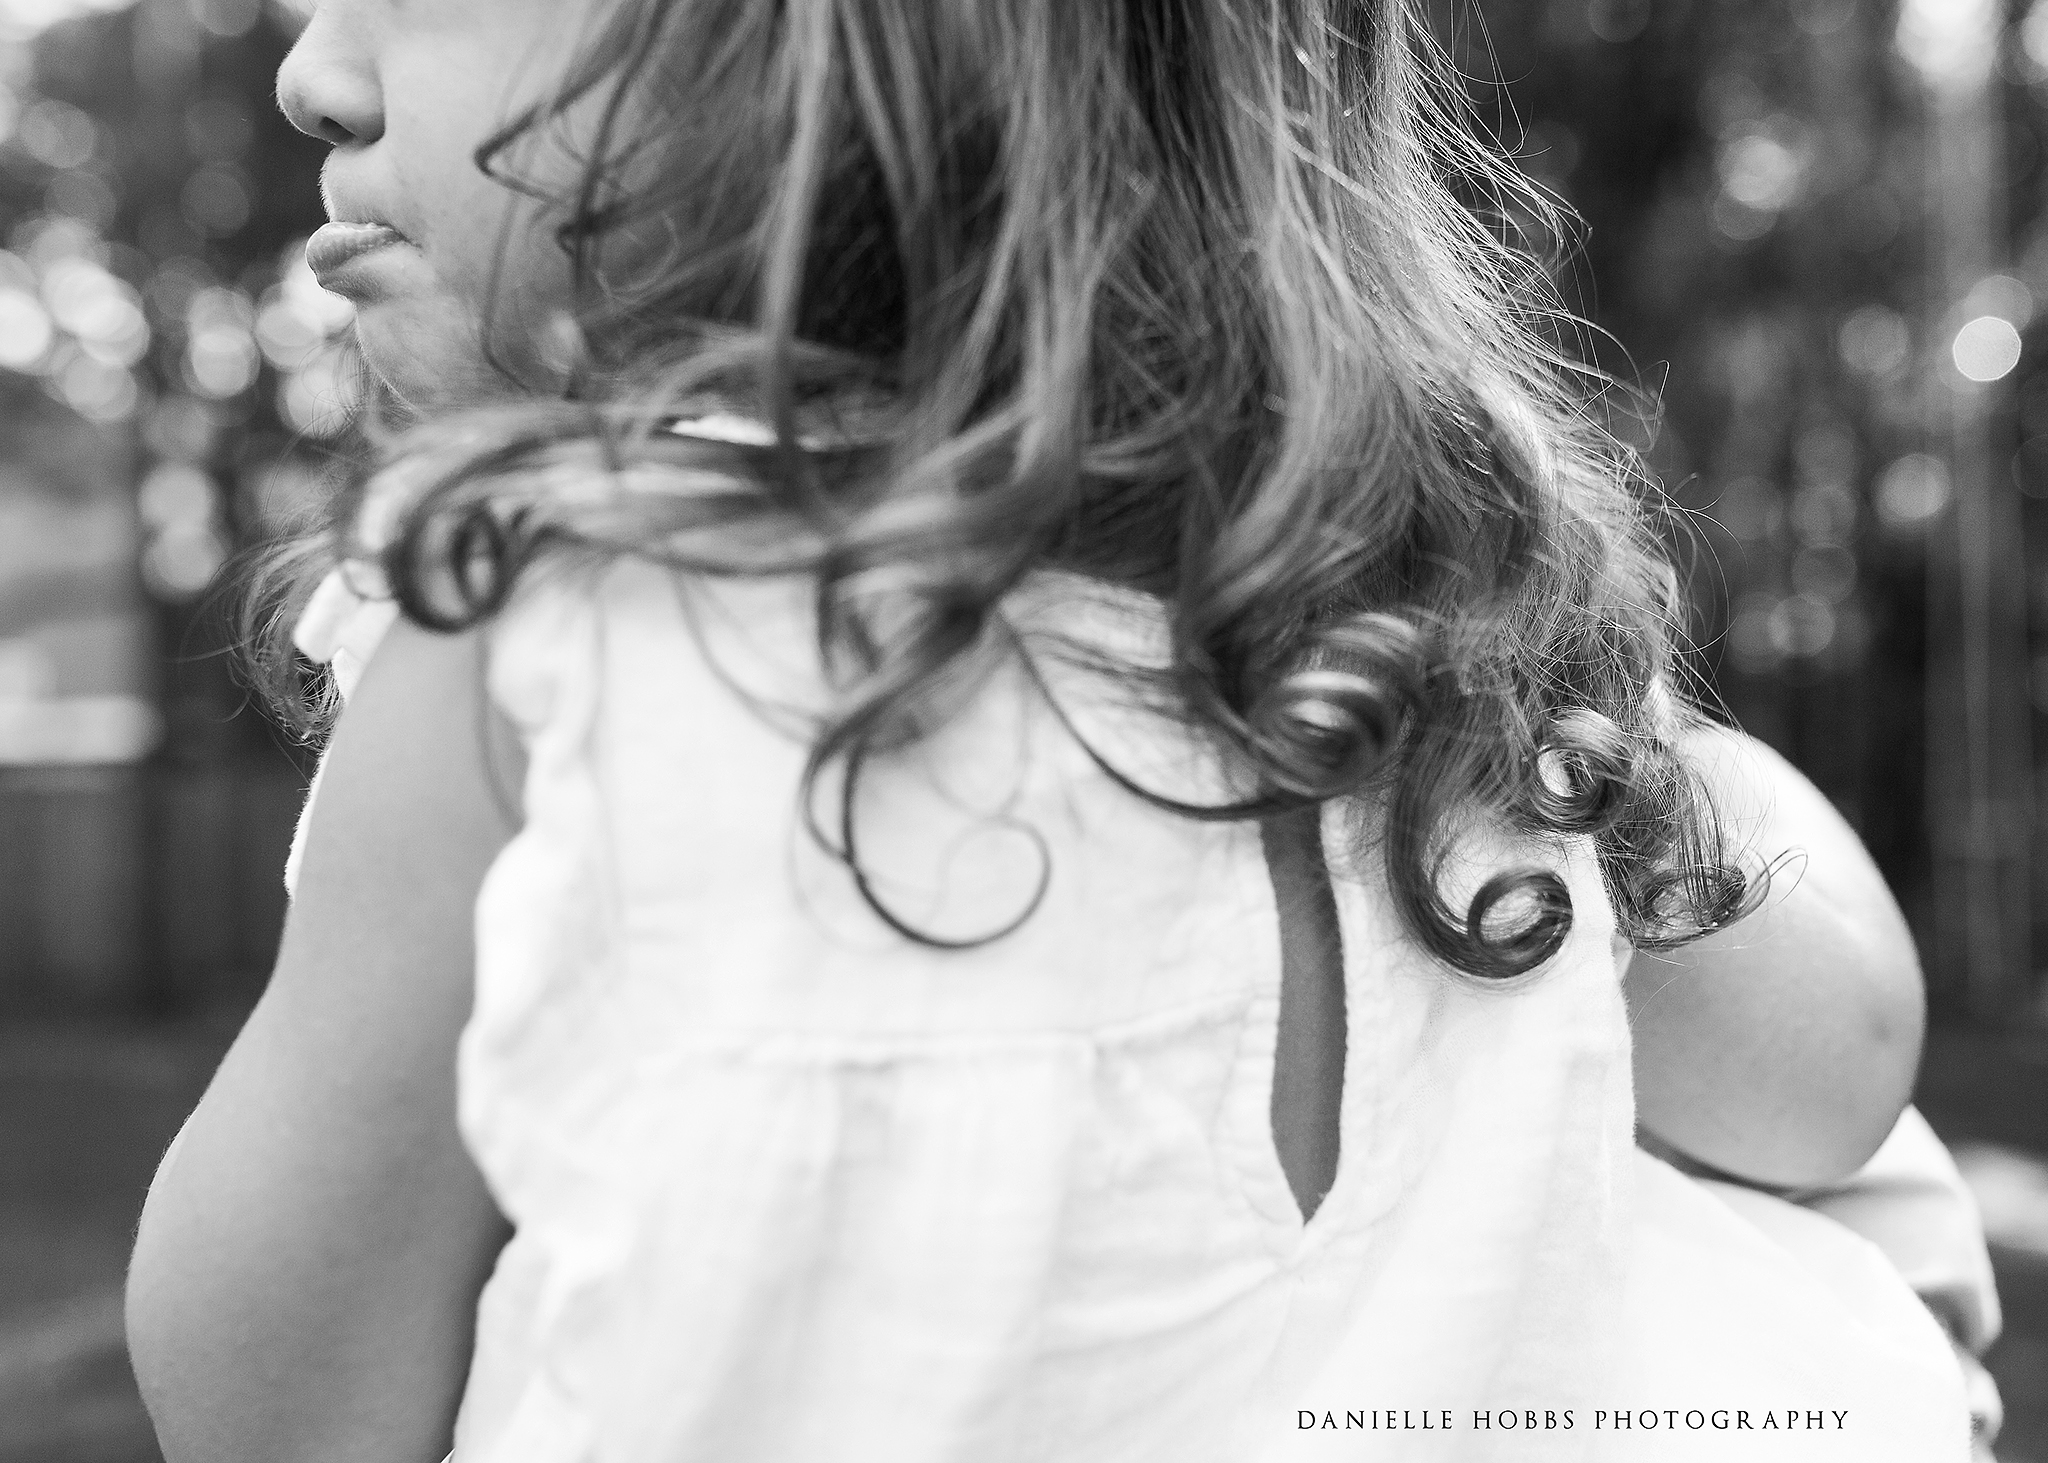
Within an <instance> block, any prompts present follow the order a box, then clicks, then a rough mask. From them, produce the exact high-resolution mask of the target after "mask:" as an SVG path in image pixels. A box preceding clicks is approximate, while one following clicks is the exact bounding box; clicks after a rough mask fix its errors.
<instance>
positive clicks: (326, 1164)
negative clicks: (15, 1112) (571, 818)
mask: <svg viewBox="0 0 2048 1463" xmlns="http://www.w3.org/2000/svg"><path fill="white" fill-rule="evenodd" d="M484 706H485V702H484V700H483V697H482V688H481V676H480V643H479V641H478V640H477V638H476V637H474V636H465V637H459V638H455V639H444V638H437V637H433V636H429V635H426V634H424V633H422V632H420V631H417V630H415V629H413V628H411V627H410V626H407V625H404V624H400V625H398V626H396V627H394V628H393V630H392V631H391V633H390V635H389V636H388V637H387V638H386V640H385V643H384V645H383V646H382V648H380V649H379V651H378V652H377V654H376V656H375V657H374V658H373V659H372V661H371V663H370V666H369V668H368V670H367V672H366V674H365V675H364V678H363V682H362V684H361V686H360V687H359V688H358V690H357V692H356V695H355V697H354V699H353V700H352V701H351V703H350V705H349V707H348V710H347V712H346V713H345V714H344V715H343V717H342V718H341V722H340V725H339V726H338V728H337V729H336V733H335V738H334V743H333V746H332V749H331V751H330V752H329V756H328V761H327V766H326V771H325V772H324V773H323V775H322V783H321V791H320V798H319V801H318V803H317V804H316V805H315V807H314V810H313V812H312V815H311V818H312V821H311V823H310V824H309V826H308V829H307V843H306V850H305V861H304V865H303V867H302V870H301V878H300V885H299V892H298V895H297V898H296V899H295V901H294V904H293V907H292V912H291V917H290V920H289V922H288V924H287V927H286V930H285V937H284V944H283V948H282V950H281V951H280V953H279V957H278V963H277V969H276V973H275V974H274V975H273V977H272V979H271V982H270V985H269V988H268V989H267V990H266V991H265V993H264V995H263V999H262V1000H261V1002H260V1003H259V1004H258V1005H257V1007H256V1010H255V1012H254V1013H253V1014H252V1015H251V1017H250V1019H249V1022H248V1024H247V1026H245V1027H244V1028H243V1030H242V1033H241V1035H240V1036H239V1037H238V1038H237V1039H236V1041H235V1044H234V1047H233V1049H232V1050H230V1051H229V1053H228V1055H227V1058H226V1060H225V1061H224V1062H223V1063H222V1064H221V1068H220V1071H219V1072H218V1073H217V1074H216V1075H215V1077H214V1080H213V1083H212V1085H211V1086H210V1087H209V1088H208V1089H207V1092H206V1096H205V1097H204V1099H202V1101H201V1102H200V1105H199V1107H198V1109H197V1110H196V1111H195V1112H194V1113H193V1115H192V1117H191V1118H190V1120H189V1121H188V1122H187V1123H186V1125H185V1129H184V1131H183V1132H182V1133H181V1134H180V1135H179V1138H178V1141H177V1143H176V1144H175V1145H173V1148H172V1151H171V1153H170V1154H169V1155H167V1157H166V1158H165V1161H164V1164H163V1166H162V1168H161V1169H160V1170H159V1172H158V1174H157V1178H156V1182H155V1184H154V1185H153V1186H152V1187H151V1190H150V1195H149V1200H148V1204H147V1206H146V1208H145V1209H144V1211H143V1216H142V1224H141V1228H140V1232H139V1234H138V1237H137V1240H136V1247H135V1255H134V1259H133V1262H132V1264H131V1267H130V1271H129V1278H128V1325H129V1336H130V1346H131V1350H132V1353H133V1357H134V1363H135V1371H136V1376H137V1378H138V1380H139V1381H140V1382H141V1385H142V1391H143V1396H144V1398H145V1399H146V1400H147V1402H148V1404H149V1408H150V1413H151V1416H152V1417H153V1419H154V1420H155V1422H156V1425H157V1430H158V1434H159V1437H160V1439H161V1441H162V1444H163V1448H164V1453H165V1456H166V1457H167V1458H168V1459H169V1460H171V1463H237V1460H243V1459H247V1460H258V1459H261V1460H264V1463H298V1460H315V1459H317V1460H323V1463H325V1460H355V1459H362V1460H365V1463H368V1460H372V1459H375V1460H379V1463H391V1460H422V1463H427V1460H432V1459H437V1458H439V1457H440V1456H441V1455H442V1453H444V1452H445V1451H446V1450H447V1448H448V1446H449V1436H450V1431H451V1428H452V1424H453V1419H454V1414H455V1407H456V1403H457V1401H458V1399H459V1397H460V1392H461V1388H462V1385H463V1382H464V1379H465V1377H466V1375H467V1370H468V1365H469V1351H470V1338H471V1328H472V1325H473V1318H474V1315H475V1309H476V1300H477V1295H478V1292H479V1291H480V1289H481V1287H482V1285H483V1282H484V1280H485V1278H486V1276H487V1275H488V1273H489V1270H490V1267H491V1265H492V1263H493V1261H494V1259H495V1257H496V1255H497V1252H498V1250H499V1249H500V1248H501V1247H502V1245H503V1244H504V1241H505V1239H506V1237H507V1228H506V1225H505V1221H504V1220H503V1218H502V1217H501V1216H500V1215H499V1213H498V1211H497V1209H496V1207H495V1206H494V1205H493V1203H492V1201H491V1198H490V1195H489V1193H488V1192H487V1191H486V1189H485V1187H484V1185H483V1182H482V1180H481V1178H480V1177H479V1176H478V1174H477V1172H476V1169H475V1167H474V1166H473V1165H472V1163H471V1161H470V1159H469V1156H468V1154H467V1152H466V1151H465V1150H464V1148H463V1146H462V1143H461V1141H460V1138H459V1136H458V1134H457V1131H456V1126H455V1044H456V1037H457V1035H458V1034H459V1032H460V1030H461V1028H462V1025H463V1023H464V1021H465V1020H466V1019H467V1018H468V1014H469V1009H470V1004H471V994H472V974H471V972H472V966H473V961H474V952H473V948H472V935H471V918H472V910H473V908H474V905H475V900H476V894H477V890H478V887H479V886H480V884H481V882H482V879H483V875H484V872H485V870H486V869H487V868H488V866H489V864H490V862H491V860H492V859H493V858H494V857H495V856H496V854H497V852H498V850H499V849H500V848H502V847H503V846H504V844H505V842H506V841H507V839H508V838H510V836H511V835H512V833H513V832H514V825H513V822H512V817H511V814H510V813H509V811H508V809H507V807H506V802H505V799H504V797H503V795H502V793H501V791H500V787H501V785H503V777H504V774H503V772H502V771H500V772H499V773H498V774H497V775H496V776H495V777H494V775H493V772H492V768H491V766H490V765H489V763H490V762H491V760H492V759H491V758H490V757H488V756H487V755H486V751H485V747H484V734H485V729H486V727H487V726H488V722H487V719H486V717H485V715H484ZM503 734H504V733H503V731H502V729H501V730H500V731H499V732H498V733H497V735H498V736H502V735H503ZM510 785H512V786H516V783H513V784H510Z"/></svg>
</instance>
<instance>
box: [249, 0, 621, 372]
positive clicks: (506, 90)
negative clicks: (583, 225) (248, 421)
mask: <svg viewBox="0 0 2048 1463" xmlns="http://www.w3.org/2000/svg"><path fill="white" fill-rule="evenodd" d="M596 8H597V7H596V3H595V0H315V3H314V4H313V5H312V7H311V19H310V21H309V22H308V24H307V26H306V29H305V32H304V33H303V34H302V35H301V36H300V37H299V41H298V44H297V45H295V46H294V47H293V48H292V52H291V54H290V55H289V56H287V57H286V58H285V62H284V66H283V68H282V69H281V70H280V71H279V73H278V94H279V100H280V103H281V105H282V106H283V107H284V110H285V113H286V115H287V116H289V117H290V118H291V120H292V122H293V124H294V125H295V126H297V127H298V128H299V129H300V130H301V131H304V132H307V133H310V134H312V135H314V136H317V137H320V138H323V139H325V140H326V141H328V142H331V143H333V144H334V151H333V152H332V153H331V154H329V156H328V159H327V164H326V167H325V168H324V169H323V170H322V172H321V179H320V184H321V194H322V197H323V198H324V200H325V202H326V205H327V214H328V217H329V218H330V219H332V220H334V221H335V222H334V223H333V224H330V225H329V226H328V227H327V228H326V229H323V230H321V232H320V233H319V234H316V235H315V236H314V239H313V243H312V245H311V246H310V247H309V248H308V250H307V255H308V259H309V262H311V263H312V264H313V266H314V269H315V273H316V274H318V275H319V277H320V282H321V283H322V284H323V285H325V286H326V287H327V288H328V289H331V290H333V291H334V292H335V293H337V294H341V295H346V296H347V297H348V298H349V299H351V300H353V301H354V302H355V304H356V308H357V332H358V336H359V339H360V341H361V344H362V348H363V352H364V355H365V357H366V358H367V359H368V361H369V364H370V367H371V369H372V370H373V371H375V372H376V373H377V375H378V376H379V377H380V378H381V379H382V380H383V381H384V383H385V384H386V385H387V386H388V387H390V388H391V390H392V391H393V392H394V393H395V394H396V395H397V396H398V397H399V399H400V400H402V401H403V402H405V403H406V404H407V405H409V406H412V407H414V408H418V409H431V408H434V407H439V406H446V405H452V404H458V403H461V402H465V401H474V400H476V399H478V398H480V397H488V396H492V395H499V394H503V393H504V392H505V391H506V390H507V389H508V386H509V383H508V382H507V381H506V380H505V378H504V376H502V375H501V374H499V373H498V372H497V371H496V370H494V369H492V367H491V366H490V365H489V364H488V363H487V361H486V357H485V353H484V348H483V338H482V327H483V324H484V316H485V309H486V305H487V303H489V304H490V306H491V308H492V310H493V312H494V318H493V319H492V322H491V338H492V342H493V345H494V347H495V348H496V354H497V355H498V356H499V358H500V359H501V360H502V361H503V362H504V364H505V365H506V366H507V367H508V368H509V369H511V370H512V371H513V372H514V373H515V375H517V376H518V377H519V378H520V379H522V380H523V381H525V382H527V383H528V384H539V383H540V382H542V381H544V380H545V378H546V374H547V373H546V371H545V370H544V368H543V367H542V366H541V364H540V362H539V360H538V359H537V358H536V356H535V352H534V346H533V342H534V341H535V340H536V339H538V338H540V335H541V331H542V329H543V327H544V324H545V322H546V320H547V318H548V316H549V314H550V313H551V312H552V311H553V310H554V309H555V308H557V307H559V306H560V305H561V304H563V303H565V302H566V301H567V298H568V296H569V292H570V286H571V278H570V270H569V265H568V261H567V259H566V258H565V257H564V255H563V253H562V251H561V250H560V249H559V248H558V247H557V245H556V243H555V239H554V222H553V220H546V221H544V220H543V219H542V216H541V215H542V206H541V205H540V204H537V203H535V202H533V201H530V200H527V199H524V198H522V197H521V196H519V195H518V194H516V193H514V192H513V191H512V190H510V189H508V188H506V187H504V186H503V185H501V184H499V183H495V182H493V181H491V180H490V179H489V178H487V177H485V176H484V175H483V174H482V173H481V172H480V171H479V170H478V168H477V166H476V163H475V152H476V149H477V147H478V145H479V144H481V143H483V142H484V141H485V140H486V139H488V138H489V137H491V136H492V135H493V134H494V133H495V132H496V131H497V130H498V129H499V127H500V126H501V125H502V124H503V123H504V122H505V121H506V120H507V119H508V118H510V117H511V116H513V115H514V114H515V113H516V111H517V110H518V108H519V107H520V106H522V105H524V104H526V103H530V102H532V101H535V100H539V99H542V98H545V97H547V96H548V95H549V94H550V93H551V92H552V90H553V88H554V86H555V85H556V84H557V83H558V82H559V80H560V79H561V76H562V68H563V66H564V65H565V63H566V60H567V58H568V57H569V56H570V55H571V54H572V53H573V50H574V47H575V44H576V41H577V40H578V38H579V37H580V36H581V35H582V34H584V32H585V30H586V28H587V26H588V25H589V24H590V22H591V19H592V11H593V10H594V9H596ZM504 161H505V162H506V163H507V164H508V165H510V166H512V167H514V168H515V169H516V170H517V172H518V173H519V174H520V175H521V176H522V177H524V178H525V179H527V180H528V181H538V182H541V183H542V184H544V185H551V184H554V183H556V182H566V180H565V179H564V180H557V179H550V178H541V179H538V180H536V179H533V178H532V175H531V171H530V169H531V167H532V166H533V164H532V163H531V161H530V160H529V159H528V157H527V156H525V155H524V150H522V149H520V148H518V147H517V146H515V147H514V148H513V149H512V150H511V152H510V153H509V154H508V155H507V157H506V158H505V159H504ZM557 217H559V215H557ZM351 225H353V226H355V227H350V226H351ZM379 226H381V227H379ZM494 272H495V274H494ZM494 278H495V282H496V286H497V288H496V293H495V298H493V292H492V287H493V283H494Z"/></svg>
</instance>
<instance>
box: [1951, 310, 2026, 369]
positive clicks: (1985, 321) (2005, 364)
mask: <svg viewBox="0 0 2048 1463" xmlns="http://www.w3.org/2000/svg"><path fill="white" fill-rule="evenodd" d="M2021 349H2022V344H2021V341H2020V332H2019V329H2018V327H2016V326H2015V325H2014V324H2013V323H2012V321H2010V320H2008V319H2006V318H2005V317H2004V316H2002V315H1979V316H1978V317H1977V318H1976V319H1974V320H1971V321H1969V322H1967V323H1966V324H1965V325H1964V326H1963V328H1962V329H1960V330H1958V331H1957V332H1956V338H1955V340H1954V342H1953V343H1952V344H1951V345H1950V347H1949V351H1950V354H1951V355H1952V356H1953V357H1954V359H1955V363H1956V369H1957V370H1958V371H1960V372H1962V374H1963V376H1964V377H1965V378H1966V379H1967V380H1971V381H1980V382H1982V381H1997V380H2000V379H2001V378H2003V377H2005V376H2008V375H2010V374H2012V368H2013V367H2014V366H2017V365H2018V364H2019V363H2020V353H2021Z"/></svg>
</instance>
